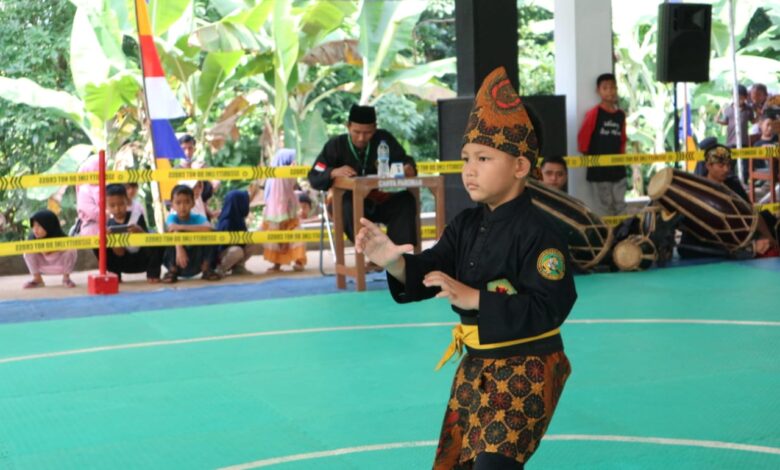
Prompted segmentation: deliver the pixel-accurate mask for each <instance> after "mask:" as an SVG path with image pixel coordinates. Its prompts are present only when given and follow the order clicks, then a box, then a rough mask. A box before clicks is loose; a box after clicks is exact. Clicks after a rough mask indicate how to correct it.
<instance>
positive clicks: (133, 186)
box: [125, 183, 149, 219]
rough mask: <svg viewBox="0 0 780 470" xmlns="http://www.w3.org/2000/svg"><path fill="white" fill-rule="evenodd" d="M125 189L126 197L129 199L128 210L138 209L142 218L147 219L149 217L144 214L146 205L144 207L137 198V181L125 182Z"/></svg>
mask: <svg viewBox="0 0 780 470" xmlns="http://www.w3.org/2000/svg"><path fill="white" fill-rule="evenodd" d="M125 190H126V191H127V199H129V200H130V211H131V212H132V211H136V212H139V211H140V212H141V214H143V216H144V219H148V218H149V217H148V216H147V215H146V207H144V204H143V203H142V202H141V201H139V200H138V183H127V184H125Z"/></svg>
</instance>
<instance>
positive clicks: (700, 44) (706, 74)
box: [655, 3, 712, 83]
mask: <svg viewBox="0 0 780 470" xmlns="http://www.w3.org/2000/svg"><path fill="white" fill-rule="evenodd" d="M711 23H712V5H705V4H699V3H662V4H660V5H658V51H657V52H658V54H657V56H658V62H657V64H656V73H655V75H656V79H657V80H658V81H660V82H695V83H700V82H707V81H709V80H710V27H711Z"/></svg>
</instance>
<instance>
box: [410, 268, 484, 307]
mask: <svg viewBox="0 0 780 470" xmlns="http://www.w3.org/2000/svg"><path fill="white" fill-rule="evenodd" d="M423 285H424V286H425V287H438V288H440V289H441V292H439V293H438V294H436V297H444V298H447V299H449V300H450V303H451V304H452V305H454V306H456V307H458V308H462V309H463V310H478V309H479V291H478V290H477V289H474V288H472V287H469V286H467V285H466V284H463V283H462V282H459V281H456V280H455V279H453V278H451V277H450V276H448V275H446V274H444V273H443V272H441V271H431V272H429V273H428V274H426V275H425V279H423Z"/></svg>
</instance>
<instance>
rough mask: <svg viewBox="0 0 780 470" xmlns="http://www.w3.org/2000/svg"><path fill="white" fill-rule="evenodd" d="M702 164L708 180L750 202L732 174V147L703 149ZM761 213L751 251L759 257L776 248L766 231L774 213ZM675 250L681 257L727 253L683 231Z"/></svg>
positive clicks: (699, 256) (718, 146) (773, 239)
mask: <svg viewBox="0 0 780 470" xmlns="http://www.w3.org/2000/svg"><path fill="white" fill-rule="evenodd" d="M704 163H705V168H706V171H707V174H706V177H707V179H709V180H710V181H713V182H715V183H719V184H722V185H724V186H725V187H727V188H728V189H730V190H731V191H733V192H734V193H735V194H737V196H739V197H740V198H742V199H744V200H745V201H746V202H748V204H750V199H749V198H748V195H747V192H745V188H743V187H742V183H740V181H739V179H738V178H737V177H736V176H734V175H733V174H732V167H733V160H732V159H731V150H730V149H729V148H728V147H725V146H723V145H720V144H715V145H711V146H710V147H708V148H705V149H704ZM764 212H766V211H764ZM764 212H762V213H761V217H760V218H759V220H758V231H757V233H756V239H755V243H754V252H755V254H756V255H758V256H769V255H774V253H775V252H776V250H777V241H776V240H775V237H774V235H773V234H772V233H771V232H770V230H769V227H770V226H771V227H774V225H775V224H776V220H774V216H772V215H771V214H769V213H766V214H765V213H764ZM677 252H678V253H679V254H680V257H682V258H701V257H711V256H728V253H727V252H726V251H725V250H724V249H723V248H722V247H720V246H716V245H713V244H711V243H705V242H702V241H701V240H699V239H698V238H696V237H695V236H693V235H691V234H689V233H688V232H686V231H683V234H682V238H681V239H680V246H678V248H677ZM774 256H776V255H774Z"/></svg>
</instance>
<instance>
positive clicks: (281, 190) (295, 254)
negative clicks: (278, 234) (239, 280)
mask: <svg viewBox="0 0 780 470" xmlns="http://www.w3.org/2000/svg"><path fill="white" fill-rule="evenodd" d="M294 162H295V150H292V149H280V150H279V151H277V152H276V155H274V158H273V160H272V161H271V166H273V167H281V166H289V165H292V164H293V163H294ZM299 227H300V221H299V220H298V197H297V196H296V195H295V180H293V179H290V178H271V179H269V180H268V181H266V183H265V208H264V209H263V230H295V229H297V228H299ZM263 257H264V258H265V259H266V261H269V262H271V263H273V266H272V267H270V268H268V271H269V272H278V271H281V270H282V265H286V264H290V263H293V270H295V271H303V268H304V266H305V265H306V245H304V244H303V243H266V244H265V246H264V249H263Z"/></svg>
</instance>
